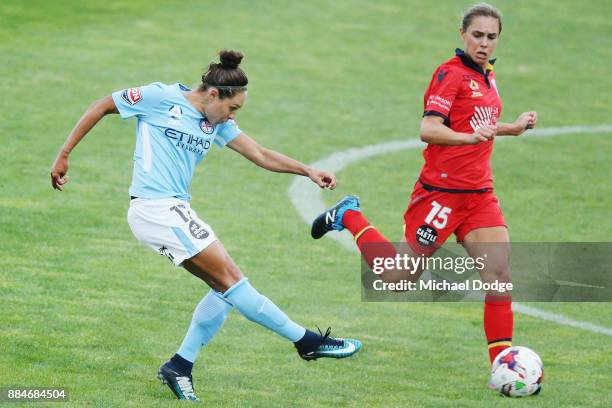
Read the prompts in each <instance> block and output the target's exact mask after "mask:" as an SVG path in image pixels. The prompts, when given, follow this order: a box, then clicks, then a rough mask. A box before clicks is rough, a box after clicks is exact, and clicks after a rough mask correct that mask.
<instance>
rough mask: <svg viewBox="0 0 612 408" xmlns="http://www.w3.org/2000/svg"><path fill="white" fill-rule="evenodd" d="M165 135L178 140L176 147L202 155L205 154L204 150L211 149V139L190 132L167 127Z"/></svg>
mask: <svg viewBox="0 0 612 408" xmlns="http://www.w3.org/2000/svg"><path fill="white" fill-rule="evenodd" d="M164 135H165V136H166V137H167V138H169V139H174V140H176V142H173V143H176V144H175V145H176V147H180V148H181V149H183V150H187V151H189V152H193V153H197V154H199V155H200V156H202V155H204V152H205V151H206V150H208V149H210V140H208V139H204V138H203V137H198V136H194V135H190V134H189V133H185V132H181V131H180V130H176V129H172V128H167V129H166V130H164Z"/></svg>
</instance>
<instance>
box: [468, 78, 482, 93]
mask: <svg viewBox="0 0 612 408" xmlns="http://www.w3.org/2000/svg"><path fill="white" fill-rule="evenodd" d="M470 89H471V90H472V98H476V97H479V96H482V92H480V91H479V89H480V86H478V82H476V81H474V80H473V79H470Z"/></svg>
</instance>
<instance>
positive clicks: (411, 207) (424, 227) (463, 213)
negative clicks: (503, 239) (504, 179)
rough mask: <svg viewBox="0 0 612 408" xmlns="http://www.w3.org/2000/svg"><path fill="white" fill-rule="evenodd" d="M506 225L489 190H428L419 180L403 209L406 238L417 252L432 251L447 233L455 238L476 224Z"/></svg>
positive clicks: (460, 236) (463, 236) (480, 225)
mask: <svg viewBox="0 0 612 408" xmlns="http://www.w3.org/2000/svg"><path fill="white" fill-rule="evenodd" d="M498 226H504V227H507V226H506V221H505V220H504V215H503V214H502V211H501V209H500V208H499V201H498V200H497V197H496V196H495V194H493V192H492V191H490V192H483V193H449V192H443V191H428V190H426V189H425V188H424V187H423V184H421V182H420V181H417V183H416V184H415V186H414V191H413V192H412V196H411V198H410V203H409V204H408V209H407V210H406V212H405V213H404V228H405V229H404V235H405V237H406V242H408V244H409V245H410V247H411V248H412V249H413V250H414V251H415V252H416V253H417V254H425V255H432V254H433V253H434V252H435V251H436V249H437V248H438V247H440V246H442V244H444V242H445V241H446V239H447V238H448V237H449V236H450V234H453V233H454V234H455V236H456V237H457V242H462V241H463V239H464V238H465V236H466V235H467V234H468V233H469V232H470V231H472V230H475V229H477V228H486V227H498Z"/></svg>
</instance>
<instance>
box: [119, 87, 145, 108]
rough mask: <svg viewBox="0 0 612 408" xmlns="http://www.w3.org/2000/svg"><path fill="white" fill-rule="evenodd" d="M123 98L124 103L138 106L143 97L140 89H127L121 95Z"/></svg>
mask: <svg viewBox="0 0 612 408" xmlns="http://www.w3.org/2000/svg"><path fill="white" fill-rule="evenodd" d="M121 97H122V98H123V100H124V101H126V102H127V103H129V104H130V105H136V104H137V103H138V102H140V101H141V100H142V95H141V94H140V88H129V89H126V90H124V91H123V92H122V93H121Z"/></svg>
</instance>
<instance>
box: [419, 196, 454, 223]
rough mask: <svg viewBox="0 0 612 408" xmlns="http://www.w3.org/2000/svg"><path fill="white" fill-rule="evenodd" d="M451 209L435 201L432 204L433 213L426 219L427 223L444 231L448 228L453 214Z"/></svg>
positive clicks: (430, 212)
mask: <svg viewBox="0 0 612 408" xmlns="http://www.w3.org/2000/svg"><path fill="white" fill-rule="evenodd" d="M451 211H452V210H451V209H450V208H448V207H442V206H441V205H440V204H438V203H437V202H435V201H432V202H431V211H429V214H427V217H425V223H427V224H433V226H434V227H436V228H438V229H442V228H444V227H446V223H447V222H448V215H449V214H450V213H451Z"/></svg>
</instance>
